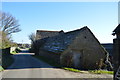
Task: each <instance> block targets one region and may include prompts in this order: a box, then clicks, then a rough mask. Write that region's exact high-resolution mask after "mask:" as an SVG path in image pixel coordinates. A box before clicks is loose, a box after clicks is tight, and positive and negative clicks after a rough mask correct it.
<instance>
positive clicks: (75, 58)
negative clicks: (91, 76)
mask: <svg viewBox="0 0 120 80" xmlns="http://www.w3.org/2000/svg"><path fill="white" fill-rule="evenodd" d="M39 41H40V40H39ZM36 45H38V44H36ZM35 49H36V48H35ZM43 51H46V52H43ZM37 52H39V55H40V56H45V57H47V58H48V59H53V60H55V61H57V62H58V63H59V62H60V63H61V64H62V65H63V66H68V67H75V68H80V69H98V68H102V67H103V65H104V61H105V58H106V51H105V50H104V48H103V47H102V46H101V44H100V43H99V41H98V40H97V39H96V37H95V36H94V35H93V33H92V32H91V31H90V30H89V28H88V27H83V28H81V29H78V30H74V31H70V32H66V33H59V34H58V35H55V36H52V37H49V38H47V40H46V41H45V43H44V44H43V45H42V46H40V47H39V50H38V51H37ZM58 54H59V55H58ZM93 56H94V57H93Z"/></svg>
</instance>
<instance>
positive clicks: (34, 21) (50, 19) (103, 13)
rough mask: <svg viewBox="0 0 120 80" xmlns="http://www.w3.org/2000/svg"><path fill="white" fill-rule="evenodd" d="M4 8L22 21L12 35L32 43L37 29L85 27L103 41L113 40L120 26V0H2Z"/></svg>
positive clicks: (16, 38)
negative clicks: (15, 0)
mask: <svg viewBox="0 0 120 80" xmlns="http://www.w3.org/2000/svg"><path fill="white" fill-rule="evenodd" d="M2 11H4V12H7V13H10V14H12V16H14V17H16V19H18V20H19V24H20V29H21V30H22V31H21V32H18V33H15V34H12V39H13V40H14V42H17V43H22V42H23V43H30V40H29V38H28V35H29V34H30V33H32V32H33V33H36V30H52V31H60V30H64V31H65V32H67V31H72V30H76V29H80V28H82V27H84V26H88V28H89V29H90V30H91V31H92V32H93V34H94V35H95V36H96V38H97V39H98V40H99V42H100V43H112V42H113V38H115V36H112V35H111V34H112V31H113V30H114V29H115V28H116V27H117V25H118V2H2Z"/></svg>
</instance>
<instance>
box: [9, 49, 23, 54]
mask: <svg viewBox="0 0 120 80" xmlns="http://www.w3.org/2000/svg"><path fill="white" fill-rule="evenodd" d="M19 52H21V50H20V48H16V49H15V50H14V51H12V52H11V54H17V53H19Z"/></svg>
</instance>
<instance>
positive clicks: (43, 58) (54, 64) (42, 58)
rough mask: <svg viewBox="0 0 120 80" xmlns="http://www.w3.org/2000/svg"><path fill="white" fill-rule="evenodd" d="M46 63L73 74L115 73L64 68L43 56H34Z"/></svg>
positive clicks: (111, 72)
mask: <svg viewBox="0 0 120 80" xmlns="http://www.w3.org/2000/svg"><path fill="white" fill-rule="evenodd" d="M34 57H36V58H38V59H40V60H42V61H44V62H46V63H48V64H49V65H51V66H55V67H59V68H61V69H64V70H68V71H72V72H79V73H93V74H112V75H113V71H107V70H88V71H83V70H78V69H74V68H67V67H62V66H61V65H60V64H57V63H55V62H54V61H52V60H48V59H46V58H45V57H42V56H34Z"/></svg>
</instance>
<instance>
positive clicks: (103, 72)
mask: <svg viewBox="0 0 120 80" xmlns="http://www.w3.org/2000/svg"><path fill="white" fill-rule="evenodd" d="M89 72H90V73H95V74H112V75H113V74H114V72H113V71H107V70H89Z"/></svg>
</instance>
